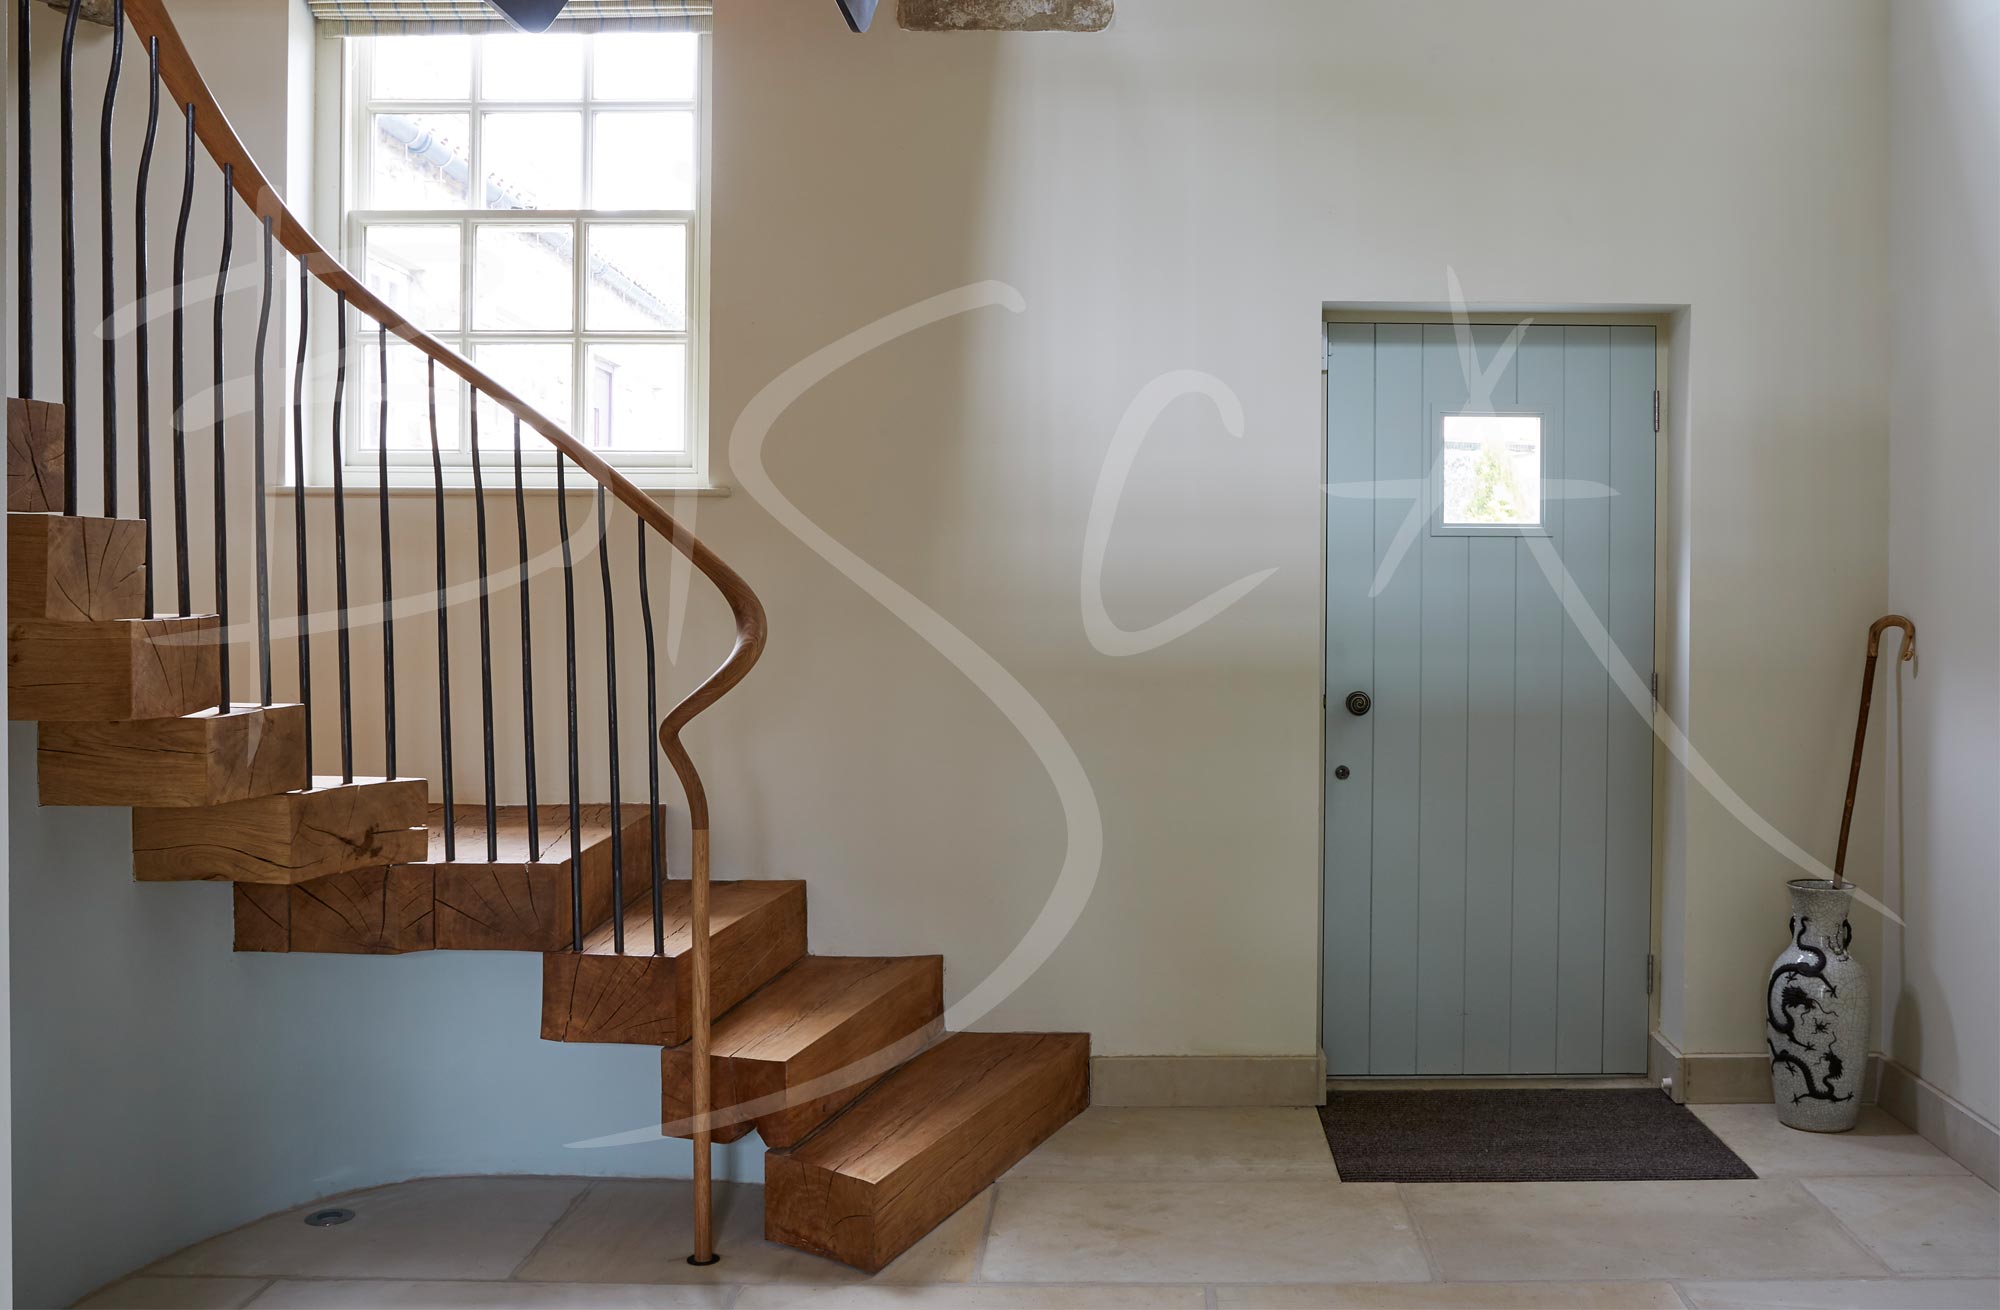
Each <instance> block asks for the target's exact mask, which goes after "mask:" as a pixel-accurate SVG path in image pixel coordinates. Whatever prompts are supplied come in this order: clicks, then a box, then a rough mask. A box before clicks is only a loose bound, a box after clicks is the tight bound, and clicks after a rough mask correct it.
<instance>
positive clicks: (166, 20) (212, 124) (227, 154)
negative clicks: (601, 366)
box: [124, 0, 769, 1264]
mask: <svg viewBox="0 0 2000 1310" xmlns="http://www.w3.org/2000/svg"><path fill="white" fill-rule="evenodd" d="M124 9H125V17H126V18H127V20H129V21H130V22H131V24H132V27H133V30H134V31H135V32H137V33H138V35H139V38H140V40H141V41H143V42H157V43H158V45H157V49H158V55H159V73H160V80H161V81H162V82H163V83H165V84H166V86H167V89H168V90H169V91H170V92H172V94H173V98H174V101H175V103H176V104H178V105H181V106H184V107H191V108H192V109H193V111H194V128H195V134H196V136H197V137H198V138H199V139H200V141H201V143H202V146H203V147H204V148H205V149H206V150H207V152H208V155H209V158H211V159H212V160H214V161H215V163H216V164H218V165H220V166H222V167H224V168H226V169H228V170H229V172H230V175H231V178H232V185H233V186H234V188H235V191H236V194H237V195H238V196H239V197H240V198H241V199H242V200H243V202H244V203H245V204H246V205H248V206H249V207H250V210H251V212H252V213H254V214H255V215H257V217H258V218H259V219H260V220H262V219H269V220H270V222H271V228H272V233H273V235H274V237H275V238H276V240H277V242H278V244H279V245H280V246H282V247H283V248H284V249H285V250H286V251H288V252H290V253H291V254H292V255H294V256H296V257H297V258H299V259H300V260H302V261H303V262H304V264H305V266H306V268H307V269H308V270H309V271H310V272H311V274H312V276H313V277H314V278H316V279H318V281H319V282H320V283H321V284H322V285H324V286H325V287H327V288H328V289H329V290H331V291H334V292H337V293H340V294H343V295H345V297H346V299H347V303H348V304H349V305H351V306H353V307H354V308H355V309H356V310H358V311H359V312H360V313H362V314H365V315H366V316H368V317H369V318H370V319H373V320H374V321H375V322H376V323H378V324H381V325H382V326H383V327H385V328H387V329H388V330H389V331H390V332H393V333H394V334H395V335H396V336H397V337H398V338H400V339H401V340H403V341H405V342H407V343H408V344H410V345H411V346H414V347H415V348H416V349H417V350H419V351H421V352H422V353H423V354H424V355H426V356H427V357H429V358H430V359H432V360H435V361H436V362H437V363H439V364H441V365H443V366H444V367H445V368H446V369H448V370H450V371H451V372H452V373H454V374H456V375H457V376H458V377H459V378H461V379H463V380H464V381H465V382H466V383H468V384H469V385H470V386H471V387H472V388H473V390H474V391H475V393H479V394H484V395H485V396H487V397H488V398H490V399H491V400H493V401H494V402H495V403H497V404H498V405H500V406H501V408H503V409H505V410H506V411H507V412H508V413H510V414H512V415H513V416H514V417H515V418H517V419H519V420H520V421H521V422H522V423H523V424H526V425H527V426H528V427H529V428H530V429H532V430H533V431H535V432H538V433H540V434H541V435H542V436H543V437H544V438H545V439H546V440H547V441H548V442H549V443H550V444H551V445H553V446H555V448H556V449H557V450H558V451H560V452H561V453H562V454H563V455H566V456H568V457H569V459H570V461H571V462H572V463H574V464H575V465H576V466H577V467H578V468H580V469H582V470H583V471H584V472H585V473H587V474H589V475H590V476H591V477H592V478H593V479H595V480H596V481H597V482H598V483H599V484H600V485H602V486H603V487H605V488H606V489H607V490H609V491H610V492H611V493H612V494H613V495H614V496H616V497H617V498H618V499H619V500H620V501H621V502H623V503H624V505H625V506H626V507H627V508H629V509H630V510H631V511H632V512H633V513H635V514H637V515H638V516H639V518H640V519H641V520H642V521H644V522H645V523H646V525H647V526H648V527H650V528H652V529H653V530H654V531H655V532H657V533H659V534H660V535H661V536H663V537H665V538H666V539H667V540H668V541H669V542H670V543H672V545H673V547H674V549H675V550H678V551H679V552H680V553H681V554H683V555H685V556H686V557H687V558H688V561H689V562H690V563H692V564H693V565H694V567H695V568H696V569H698V570H699V571H700V572H701V574H702V576H704V577H706V578H707V579H708V580H709V581H710V582H711V583H713V584H714V585H715V588H716V590H718V591H720V592H721V593H722V598H723V600H724V601H725V602H726V603H727V604H728V606H729V612H730V615H731V616H732V617H733V619H734V620H735V624H736V641H735V644H734V645H733V646H732V647H731V648H730V651H729V654H728V656H727V657H726V658H725V659H724V660H723V661H722V663H721V665H719V666H718V667H717V668H716V670H715V671H714V672H713V673H711V674H709V675H708V677H707V678H705V679H703V681H702V683H701V685H699V686H698V687H696V688H695V689H694V690H693V691H692V692H690V693H688V695H687V696H686V697H684V698H683V699H682V700H681V702H680V703H679V704H678V705H676V706H674V708H673V709H672V710H670V711H669V712H668V714H667V716H666V718H665V719H664V720H662V721H661V723H660V726H659V741H660V749H661V750H662V751H663V752H665V754H666V756H667V759H668V761H669V762H670V763H671V764H672V765H673V769H674V774H675V776H676V777H677V778H678V779H679V780H680V784H681V788H682V790H683V791H684V792H685V793H686V795H687V802H688V818H689V821H690V827H691V829H692V832H691V837H692V844H691V851H690V859H689V866H690V867H689V874H690V889H689V892H690V894H689V902H690V904H689V918H690V921H691V922H690V942H689V947H690V952H689V953H690V955H691V957H692V959H691V963H692V965H693V973H694V977H693V980H692V981H693V986H692V987H690V989H689V994H690V1005H689V1009H690V1011H691V1013H690V1015H689V1020H690V1022H689V1028H690V1034H689V1038H690V1045H691V1046H692V1048H693V1051H692V1054H693V1057H694V1058H693V1061H692V1065H693V1079H692V1081H693V1087H692V1088H691V1091H692V1093H693V1096H692V1101H693V1104H692V1106H691V1109H692V1110H693V1111H694V1117H695V1121H696V1127H695V1131H694V1138H695V1142H694V1145H695V1192H696V1205H695V1258H696V1260H697V1262H699V1263H702V1264H708V1263H712V1262H713V1258H714V1257H713V1226H712V1218H711V1206H710V1204H709V1203H708V1194H709V1189H710V1177H709V1161H708V1150H707V1147H708V1144H709V1131H710V1130H709V1124H708V1120H709V1117H710V1116H709V1110H710V1106H709V1086H708V1082H709V1079H708V1074H709V1062H708V1058H707V1056H708V1046H709V1020H710V1017H711V1016H710V1014H709V997H708V981H709V962H708V952H709V930H708V917H709V915H708V881H709V878H708V873H709V869H708V865H709V841H708V793H707V789H706V788H704V787H703V785H702V781H701V775H700V773H699V772H698V771H697V770H696V769H695V765H694V759H693V757H692V756H690V755H689V754H688V750H687V747H686V745H685V744H684V743H683V742H682V741H681V732H682V730H683V729H684V728H686V727H687V725H688V724H689V723H690V722H691V721H693V719H694V718H695V716H697V715H699V714H700V713H701V712H702V711H703V710H706V709H707V708H708V707H709V706H711V705H713V704H715V703H716V702H717V701H719V700H721V699H722V697H723V696H725V695H726V694H728V692H729V691H730V689H731V688H733V687H735V686H736V684H737V683H739V682H741V681H743V679H744V678H745V677H746V676H747V675H748V674H749V672H750V670H751V668H752V667H753V666H755V664H756V663H757V660H758V658H759V657H760V656H762V655H763V653H764V644H765V640H766V637H767V635H768V632H769V627H768V623H767V621H766V618H765V614H764V606H763V603H762V602H761V601H759V600H758V599H757V593H756V592H754V591H752V590H751V589H750V584H749V583H747V582H745V581H744V580H743V578H742V576H741V575H740V574H738V573H737V572H736V570H735V569H732V568H731V567H729V565H728V564H726V563H725V562H723V560H722V558H721V557H720V556H718V555H717V554H716V553H715V552H714V551H713V550H711V549H709V548H708V547H707V546H706V545H704V544H703V543H702V542H701V540H700V539H699V538H698V537H696V536H695V535H694V533H692V532H690V531H689V530H688V529H687V527H686V526H684V525H683V524H682V523H681V522H680V521H679V520H677V519H675V518H674V516H673V515H671V514H669V513H667V512H666V510H664V509H662V508H661V507H660V504H659V502H657V501H655V500H654V499H653V498H652V497H651V496H649V495H647V494H646V492H645V491H643V490H642V489H641V488H640V487H639V486H638V484H637V483H635V482H633V481H632V480H631V479H630V478H628V477H626V476H625V475H624V474H622V473H620V472H619V471H618V470H617V469H615V468H613V467H612V466H611V465H610V464H609V463H608V462H606V461H605V460H604V459H603V457H602V456H600V455H598V454H597V453H596V452H595V451H593V450H591V449H590V448H589V447H588V446H585V445H584V444H583V443H581V442H579V441H578V440H577V439H576V438H575V437H573V436H571V435H570V433H569V432H568V431H567V430H566V429H565V428H564V427H563V426H562V425H561V424H559V423H557V422H556V421H555V420H554V419H551V418H549V417H548V416H547V415H545V414H543V413H542V412H541V411H540V410H538V409H536V408H535V407H534V406H533V405H530V404H529V403H528V402H527V401H525V400H523V399H522V398H521V397H520V396H518V395H516V394H514V392H513V391H512V390H511V389H509V388H508V387H506V386H504V385H502V384H501V383H500V382H499V380H498V379H496V378H494V377H493V376H492V375H491V374H489V373H487V372H485V371H484V370H483V369H481V368H480V367H479V366H478V365H476V364H474V363H473V362H472V361H471V360H469V359H467V358H465V357H464V356H463V355H461V354H459V353H458V352H457V351H455V350H453V349H452V348H451V347H450V346H447V345H445V344H444V343H443V342H441V341H439V340H437V339H436V338H435V337H433V336H431V335H430V334H429V333H428V332H425V331H424V330H423V329H422V328H420V327H418V326H417V325H416V324H414V323H412V322H410V320H409V319H407V318H405V317H404V316H403V315H402V314H400V313H399V312H397V310H396V309H395V307H394V306H392V305H390V304H389V303H388V302H387V301H385V300H383V299H382V297H380V296H378V295H377V294H375V292H373V291H372V290H370V289H369V288H368V286H367V284H366V283H364V282H363V281H362V280H361V279H360V278H358V277H356V276H355V275H354V274H353V272H351V271H350V270H349V269H348V268H347V266H346V265H344V264H342V263H341V262H340V260H339V259H338V258H337V257H336V256H335V255H334V254H333V253H332V252H331V251H329V250H327V249H326V247H324V246H322V245H321V244H320V243H319V241H318V240H317V239H315V238H314V236H313V234H312V233H311V232H310V231H309V230H308V229H307V228H306V225H305V224H304V223H303V222H301V221H300V219H299V218H298V216H297V215H296V214H294V213H292V211H291V209H290V208H288V207H287V206H286V204H285V202H284V200H283V198H282V197H280V196H279V194H278V192H277V189H276V188H275V187H273V186H272V185H271V183H270V181H269V180H268V179H267V178H266V177H265V176H264V171H263V169H262V168H260V167H258V164H257V161H256V159H254V158H253V157H252V156H251V154H250V151H249V148H248V147H247V146H245V145H244V144H243V141H242V138H240V137H238V136H237V135H236V131H235V129H234V128H233V127H231V126H230V123H229V118H228V115H226V114H224V113H223V112H222V107H221V106H220V105H219V104H217V103H216V100H215V96H214V94H213V93H212V92H211V91H210V90H209V89H208V83H207V81H206V80H205V79H203V77H202V75H201V72H200V70H199V69H197V68H196V67H195V63H194V58H193V56H192V55H190V54H189V52H188V49H187V46H186V45H185V44H184V43H183V42H182V41H181V37H180V33H179V31H178V30H177V29H176V28H175V27H174V22H173V19H172V17H170V16H169V15H168V13H167V9H166V4H165V3H164V0H125V3H124Z"/></svg>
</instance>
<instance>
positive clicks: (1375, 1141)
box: [1319, 1087, 1757, 1183]
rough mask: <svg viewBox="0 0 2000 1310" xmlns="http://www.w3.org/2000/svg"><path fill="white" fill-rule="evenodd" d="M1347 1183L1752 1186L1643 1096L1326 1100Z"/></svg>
mask: <svg viewBox="0 0 2000 1310" xmlns="http://www.w3.org/2000/svg"><path fill="white" fill-rule="evenodd" d="M1319 1118H1320V1123H1321V1124H1322V1125H1324V1126H1325V1128H1326V1140H1327V1145H1329V1146H1330V1147H1332V1148H1333V1163H1334V1166H1335V1167H1336V1168H1338V1169H1339V1170H1340V1176H1341V1177H1342V1178H1343V1179H1345V1180H1346V1181H1348V1182H1351V1183H1522V1182H1577V1183H1581V1182H1627V1181H1635V1180H1640V1179H1677V1180H1680V1179H1707V1178H1755V1177H1756V1176H1757V1175H1756V1174H1755V1173H1753V1172H1751V1169H1750V1166H1749V1165H1746V1164H1744V1163H1743V1161H1741V1160H1740V1159H1738V1158H1737V1157H1736V1153H1735V1152H1733V1151H1731V1150H1730V1149H1729V1148H1728V1147H1726V1146H1724V1145H1723V1144H1722V1141H1721V1139H1720V1138H1718V1137H1717V1136H1716V1135H1715V1134H1714V1133H1712V1132H1710V1131H1709V1130H1708V1125H1706V1124H1704V1123H1702V1121H1701V1120H1699V1119H1697V1118H1695V1117H1694V1115H1693V1114H1691V1113H1690V1112H1689V1111H1688V1109H1687V1107H1685V1106H1680V1105H1675V1104H1674V1103H1673V1102H1672V1101H1670V1100H1668V1099H1667V1097H1666V1095H1665V1094H1664V1093H1662V1092H1657V1091H1654V1090H1652V1089H1651V1088H1643V1087H1642V1088H1637V1089H1618V1090H1607V1091H1589V1090H1569V1089H1562V1090H1554V1089H1550V1090H1541V1089H1523V1090H1520V1091H1463V1092H1457V1091H1381V1092H1332V1093H1329V1094H1328V1096H1327V1103H1326V1105H1325V1106H1324V1107H1323V1108H1322V1109H1321V1110H1320V1112H1319Z"/></svg>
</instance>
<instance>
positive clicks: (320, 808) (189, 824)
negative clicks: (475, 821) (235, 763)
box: [132, 777, 429, 884]
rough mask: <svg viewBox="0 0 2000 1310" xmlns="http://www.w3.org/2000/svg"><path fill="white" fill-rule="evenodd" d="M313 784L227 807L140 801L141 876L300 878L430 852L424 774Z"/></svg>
mask: <svg viewBox="0 0 2000 1310" xmlns="http://www.w3.org/2000/svg"><path fill="white" fill-rule="evenodd" d="M312 781H313V785H312V786H311V787H310V788H307V789H305V790H301V791H288V792H280V793H278V794H277V795H275V796H258V797H254V798H252V799H249V800H240V801H231V802H229V803H228V804H225V805H202V806H189V807H183V808H178V809H164V808H149V807H135V808H134V809H133V811H132V866H133V869H132V871H133V874H134V876H136V877H137V878H139V879H140V880H141V881H142V882H153V881H182V880H203V879H206V880H217V881H225V882H258V883H284V884H291V883H300V882H310V881H312V880H313V879H315V878H325V877H329V876H331V875H333V874H336V873H348V872H351V871H353V870H357V869H372V868H380V867H384V866H388V865H394V864H408V863H410V862H412V861H415V860H420V859H422V858H423V856H424V853H425V851H426V850H427V849H428V848H429V839H428V837H427V836H426V834H425V832H424V827H423V825H424V821H425V817H426V815H427V813H428V811H429V803H428V797H427V795H426V792H427V790H428V784H426V783H425V782H424V780H423V779H421V778H356V779H355V780H354V781H352V782H342V781H341V780H340V779H339V778H337V777H335V778H314V779H313V780H312Z"/></svg>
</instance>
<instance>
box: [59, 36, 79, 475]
mask: <svg viewBox="0 0 2000 1310" xmlns="http://www.w3.org/2000/svg"><path fill="white" fill-rule="evenodd" d="M81 7H82V0H69V15H68V17H67V18H65V19H64V20H63V35H62V103H61V104H60V105H58V106H57V108H58V109H59V110H60V112H61V118H62V136H61V154H60V156H59V157H58V160H57V162H58V163H59V164H60V165H61V170H62V171H61V176H62V182H61V186H62V195H61V197H60V199H61V201H62V398H63V513H65V514H74V513H76V512H77V510H78V508H79V506H78V505H77V500H76V16H77V11H78V10H79V9H80V8H81Z"/></svg>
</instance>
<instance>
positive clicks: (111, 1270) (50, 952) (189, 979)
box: [8, 724, 763, 1306]
mask: <svg viewBox="0 0 2000 1310" xmlns="http://www.w3.org/2000/svg"><path fill="white" fill-rule="evenodd" d="M34 742H35V729H34V726H33V725H32V724H10V725H9V747H10V761H9V780H10V794H9V797H8V819H9V853H10V857H11V865H12V879H11V881H12V900H11V907H12V912H13V931H12V949H13V1061H14V1078H13V1093H14V1146H15V1151H14V1186H15V1197H16V1205H15V1239H16V1253H17V1256H16V1280H17V1281H16V1288H15V1293H16V1298H17V1304H20V1305H23V1306H49V1305H64V1304H67V1303H69V1302H70V1301H71V1300H73V1299H75V1298H76V1297H78V1296H80V1295H82V1294H83V1293H85V1292H87V1291H89V1290H90V1289H92V1288H93V1287H96V1286H98V1285H99V1284H102V1283H104V1282H107V1281H109V1280H110V1279H113V1278H116V1277H118V1276H119V1275H121V1274H123V1273H126V1272H128V1271H129V1270H132V1269H134V1268H137V1267H139V1266H140V1265H143V1264H146V1263H148V1262H150V1261H152V1260H153V1259H155V1258H157V1257H159V1256H162V1255H165V1254H167V1253H168V1252H170V1251H173V1250H176V1249H178V1248H179V1247H181V1246H184V1245H186V1244H188V1243H189V1242H193V1241H195V1240H197V1239H199V1238H202V1237H205V1236H208V1235H209V1234H212V1233H215V1232H219V1231H222V1230H225V1229H228V1228H231V1227H234V1226H236V1225H238V1224H241V1223H245V1222H247V1221H249V1220H251V1219H255V1218H257V1217H258V1216H260V1215H263V1214H267V1213H269V1212H270V1211H272V1210H277V1209H282V1208H284V1207H287V1206H291V1205H295V1204H299V1203H302V1202H305V1201H309V1200H312V1199H314V1198H316V1197H320V1196H324V1195H326V1194H328V1193H332V1192H337V1191H342V1190H346V1189H349V1188H355V1187H363V1186H368V1185H371V1184H375V1183H380V1182H387V1181H393V1180H397V1179H402V1178H411V1177H420V1176H425V1175H434V1174H476V1173H544V1174H615V1175H645V1176H684V1175H685V1174H686V1173H687V1172H688V1151H687V1146H686V1144H685V1143H683V1142H677V1141H667V1140H664V1139H662V1140H648V1141H645V1142H642V1143H638V1144H634V1145H627V1146H619V1147H611V1148H605V1149H592V1150H580V1149H573V1148H571V1147H569V1146H568V1145H567V1143H570V1142H575V1141H578V1140H582V1139H587V1138H591V1137H596V1136H602V1135H608V1134H612V1133H617V1132H622V1131H625V1130H628V1129H633V1128H640V1127H645V1126H649V1125H654V1124H657V1123H658V1121H659V1053H658V1051H657V1050H656V1049H654V1048H649V1047H634V1046H583V1045H577V1046H565V1045H559V1044H556V1043H552V1042H544V1041H542V1040H540V1038H539V1036H538V1027H539V1019H540V1014H541V965H540V961H539V959H538V958H537V957H536V956H533V955H525V954H459V953H443V952H440V953H436V954H418V955H408V956H399V957H381V956H312V955H237V954H234V953H233V952H232V951H231V950H230V904H229V888H228V887H227V886H226V885H222V884H206V883H199V884H197V883H189V884H179V883H172V884H143V885H142V884H139V883H135V882H133V881H132V876H131V847H130V820H129V817H128V812H127V811H125V810H105V809H77V810H60V809H49V810H44V809H40V808H38V807H37V806H36V804H35V758H34V755H35V752H34ZM762 1169H763V1156H762V1152H761V1150H760V1149H759V1148H758V1146H757V1140H756V1138H754V1137H752V1138H750V1139H747V1140H746V1141H744V1142H741V1143H738V1144H736V1145H735V1146H732V1147H724V1148H720V1149H719V1151H718V1155H717V1173H718V1174H719V1175H720V1176H723V1177H734V1178H741V1179H751V1180H754V1179H758V1178H761V1176H762Z"/></svg>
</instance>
